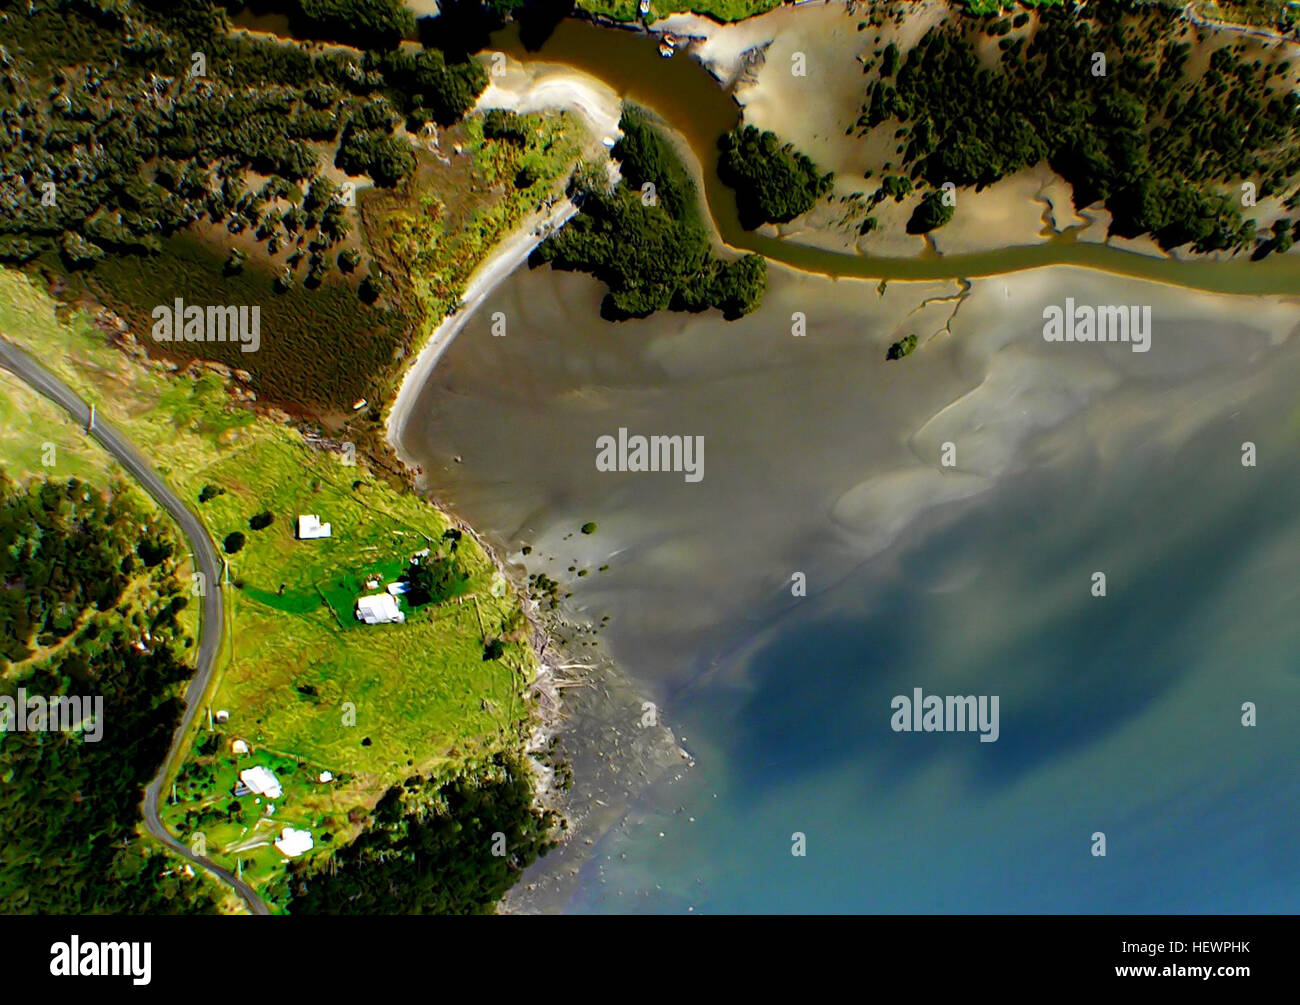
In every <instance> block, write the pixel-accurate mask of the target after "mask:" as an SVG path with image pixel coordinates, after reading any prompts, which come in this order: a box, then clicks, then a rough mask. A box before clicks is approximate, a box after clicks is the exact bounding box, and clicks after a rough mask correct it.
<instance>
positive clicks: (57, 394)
mask: <svg viewBox="0 0 1300 1005" xmlns="http://www.w3.org/2000/svg"><path fill="white" fill-rule="evenodd" d="M0 367H3V368H4V369H6V370H9V371H10V372H12V373H13V374H14V375H15V376H16V377H18V378H19V379H20V380H22V381H24V382H25V383H26V384H27V385H28V386H29V387H31V388H32V390H34V391H36V392H38V393H39V394H41V395H43V396H44V397H46V398H48V399H49V400H50V401H52V402H54V403H55V404H56V405H58V406H59V407H60V408H62V409H63V410H64V411H65V412H67V413H68V414H69V415H70V416H72V418H73V419H74V420H75V421H77V422H79V423H81V425H82V426H83V427H85V426H86V425H88V424H89V422H90V406H89V405H87V404H86V402H84V401H82V400H81V398H80V397H79V396H78V395H77V393H76V392H75V391H73V390H72V388H70V387H68V385H67V384H65V383H64V382H63V381H62V380H60V379H59V378H58V377H57V376H55V375H54V374H53V373H51V372H50V371H49V370H47V369H46V368H45V367H44V366H42V365H41V364H40V363H39V362H37V361H36V360H35V359H33V358H32V357H31V356H30V355H28V354H27V353H26V352H24V351H23V350H22V349H19V348H18V347H17V346H15V345H14V344H13V343H12V342H9V341H7V340H6V339H3V338H0ZM89 433H90V435H91V436H92V437H94V439H95V441H96V442H97V443H99V445H100V446H102V447H103V448H104V449H105V450H107V451H108V452H109V453H110V454H112V455H113V457H115V458H116V459H117V461H118V462H119V463H120V464H121V465H122V467H124V468H125V469H126V470H127V471H128V472H129V473H130V474H131V476H132V477H133V478H134V479H135V480H136V481H137V482H138V483H139V484H140V486H141V487H142V488H143V489H144V490H145V491H146V492H148V493H149V495H150V496H151V497H152V498H153V500H154V501H155V502H156V503H157V504H158V505H159V506H161V507H162V508H163V509H164V510H166V511H167V513H168V514H169V515H170V516H171V518H172V519H173V520H175V521H176V523H177V525H178V526H179V527H180V528H181V531H182V533H184V535H185V537H186V539H187V540H188V541H189V545H190V550H191V551H192V552H193V554H194V562H195V565H196V566H197V568H198V571H199V572H201V573H202V574H203V577H204V579H205V580H206V582H207V583H208V584H209V587H210V588H209V589H207V590H206V591H205V592H204V596H203V614H202V619H201V622H200V625H199V646H198V657H197V659H196V661H195V669H194V677H193V678H192V679H191V680H190V683H189V686H188V687H187V688H186V689H185V711H184V713H183V714H182V716H181V722H180V725H179V726H178V727H177V728H176V732H175V733H174V734H173V736H172V744H171V747H170V749H169V750H168V751H167V757H166V759H165V760H164V761H163V763H162V765H161V767H159V769H158V774H157V775H155V776H154V778H153V780H152V781H150V782H149V785H148V787H147V788H146V789H145V792H144V805H143V812H144V824H145V828H146V829H147V830H148V831H149V833H150V834H151V835H152V836H153V837H154V838H156V839H157V840H158V841H160V842H162V843H163V844H165V845H166V846H167V847H168V848H170V849H171V850H172V851H174V852H175V853H176V854H177V855H180V856H181V857H182V858H185V859H188V860H189V861H190V862H192V863H194V864H195V865H197V866H199V867H200V868H203V869H206V870H207V871H208V872H209V873H211V874H212V875H213V876H215V877H216V878H217V879H219V880H220V881H221V882H223V883H226V884H228V885H229V886H231V887H233V888H234V890H235V892H236V893H238V894H239V896H240V897H242V898H243V900H244V903H245V904H247V905H248V909H249V911H250V912H252V913H253V914H270V913H271V911H270V909H269V908H268V907H267V906H266V902H265V901H263V900H262V898H261V897H259V896H258V895H257V893H256V892H254V890H253V888H252V887H251V886H249V885H248V884H247V883H245V882H244V881H243V880H242V879H240V878H239V877H238V876H236V875H235V874H234V873H232V872H231V871H230V870H229V869H224V868H222V867H221V866H219V865H217V864H216V863H215V862H213V861H212V860H211V859H208V858H206V857H204V856H202V855H198V854H195V853H194V852H193V851H191V850H190V848H189V847H188V846H187V845H185V844H184V843H183V842H181V841H179V840H178V839H177V838H175V837H174V836H172V834H171V833H169V832H168V830H167V828H166V827H164V826H163V823H162V820H161V819H160V818H159V816H158V796H159V793H160V792H161V791H162V787H163V785H164V784H165V782H166V778H167V775H168V774H169V773H170V771H171V768H172V766H173V765H174V764H175V763H176V761H177V760H178V759H179V758H180V756H181V754H182V752H183V751H184V749H185V736H186V734H187V733H188V732H189V729H190V726H191V725H192V724H193V722H194V717H195V716H196V715H197V714H198V711H199V707H200V706H201V705H202V704H203V696H204V694H205V693H206V691H207V688H208V684H209V683H210V682H211V680H212V674H213V671H214V670H215V669H216V666H217V655H218V653H220V651H221V640H222V635H223V631H224V626H225V600H224V598H223V596H222V593H221V585H220V584H221V573H222V568H223V563H222V560H221V558H220V557H219V556H218V555H217V550H216V547H215V546H214V545H213V544H212V540H211V539H210V538H209V537H208V533H207V531H206V530H205V529H204V527H203V524H202V523H201V522H200V521H199V518H198V517H197V516H195V515H194V513H193V512H192V511H191V510H190V509H189V507H188V506H186V505H185V503H183V502H182V501H181V500H180V499H179V498H178V497H177V496H176V494H175V493H173V492H172V490H171V489H169V488H168V487H167V485H166V483H165V482H164V481H163V480H162V478H160V477H159V475H158V473H157V472H156V471H154V469H153V468H152V467H151V466H150V464H149V462H148V461H147V460H145V458H144V455H143V454H141V453H140V451H139V450H137V449H136V448H135V447H134V446H133V445H132V444H131V442H130V441H129V440H127V439H126V437H124V436H123V435H122V434H121V433H119V432H118V431H117V430H116V429H114V428H113V427H112V426H111V425H110V424H108V423H107V422H105V421H103V420H102V419H100V418H99V417H98V416H96V417H95V424H94V427H93V428H91V429H90V430H89Z"/></svg>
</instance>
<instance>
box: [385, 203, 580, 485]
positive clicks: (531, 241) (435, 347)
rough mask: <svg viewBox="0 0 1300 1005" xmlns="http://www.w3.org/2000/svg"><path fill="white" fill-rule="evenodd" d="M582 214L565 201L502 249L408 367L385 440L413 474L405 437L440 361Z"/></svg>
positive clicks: (485, 262) (514, 234) (471, 280)
mask: <svg viewBox="0 0 1300 1005" xmlns="http://www.w3.org/2000/svg"><path fill="white" fill-rule="evenodd" d="M577 211H578V207H577V206H575V205H574V204H573V202H572V201H571V200H570V199H568V198H567V197H562V198H560V199H559V201H557V202H556V203H555V204H554V205H553V206H552V207H551V208H550V209H549V210H543V211H542V212H540V213H535V214H534V215H533V216H532V217H530V218H529V219H528V220H526V221H525V222H524V223H523V224H521V225H520V226H519V227H517V228H516V229H515V230H514V231H513V232H512V233H511V234H510V235H509V236H507V237H506V238H505V239H504V240H503V241H502V242H501V243H500V244H498V245H497V246H496V247H495V248H494V249H493V250H492V252H491V254H489V255H488V257H487V258H485V259H484V260H483V261H482V263H480V264H479V266H478V268H476V269H475V270H474V272H473V273H472V274H471V275H470V278H469V282H468V283H466V285H465V295H464V296H463V297H462V298H461V305H460V307H459V308H458V309H457V310H456V311H455V312H453V313H451V314H448V315H447V316H446V317H444V318H443V319H442V321H441V322H439V324H438V326H437V327H436V328H434V330H433V332H432V333H431V334H430V335H429V337H428V338H427V339H426V340H425V342H424V345H423V346H422V347H421V348H420V351H419V352H418V353H417V354H416V357H415V361H414V362H413V363H412V364H411V365H410V366H409V367H407V369H406V373H405V374H404V375H403V376H402V381H401V384H400V386H399V388H398V392H397V396H396V397H395V398H394V399H393V404H392V406H391V407H390V408H389V410H388V416H387V418H386V419H385V431H386V432H385V435H386V442H387V443H388V445H389V447H390V448H391V449H392V451H393V453H394V454H395V455H396V456H397V458H398V459H399V460H400V461H401V462H402V463H403V464H404V465H405V466H406V467H407V468H408V469H409V470H410V471H411V472H412V473H413V474H418V473H419V469H418V467H417V465H415V464H414V462H413V461H412V459H411V457H410V455H409V454H407V452H406V451H405V450H404V449H403V447H402V445H401V442H402V433H403V432H404V431H405V429H406V425H407V423H408V422H409V421H410V418H411V409H412V406H413V405H414V404H415V399H416V398H417V397H418V396H419V392H420V390H421V388H423V386H424V384H425V382H426V381H427V380H428V379H429V375H430V374H432V373H433V370H434V367H436V366H437V365H438V360H439V358H440V357H441V356H442V354H443V353H444V352H445V351H446V350H447V347H448V346H449V345H451V343H452V342H453V341H455V338H456V336H457V335H458V334H459V333H460V330H461V328H463V327H464V325H465V322H466V321H468V320H469V318H470V317H471V315H473V313H474V312H475V310H477V309H478V307H479V305H480V304H482V302H483V300H484V299H485V298H486V297H487V296H488V295H489V294H490V293H491V292H492V291H493V290H494V289H496V287H497V286H498V285H500V283H501V282H502V280H504V279H505V278H506V277H507V276H508V275H510V273H512V272H513V271H514V270H515V269H517V268H518V267H519V266H520V265H522V264H523V263H524V262H526V261H527V260H528V256H529V255H531V254H532V253H533V249H534V248H536V247H537V246H538V245H539V244H541V243H542V241H543V240H545V238H546V236H547V235H548V234H550V233H551V232H552V231H554V230H555V229H556V228H558V227H561V226H563V225H564V223H565V222H567V221H568V220H569V218H570V217H572V216H573V215H574V214H575V213H576V212H577Z"/></svg>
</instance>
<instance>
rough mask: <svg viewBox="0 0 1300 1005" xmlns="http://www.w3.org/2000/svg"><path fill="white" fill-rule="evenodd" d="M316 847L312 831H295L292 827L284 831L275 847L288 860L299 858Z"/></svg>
mask: <svg viewBox="0 0 1300 1005" xmlns="http://www.w3.org/2000/svg"><path fill="white" fill-rule="evenodd" d="M314 846H315V842H314V841H313V840H312V839H311V832H310V831H300V830H295V829H294V828H292V827H286V828H285V829H284V830H282V831H281V832H280V839H279V840H278V841H276V842H275V847H276V848H278V849H279V851H280V854H282V855H284V856H285V857H286V858H297V857H298V856H299V855H301V854H302V853H303V852H305V851H311V850H312V848H313V847H314Z"/></svg>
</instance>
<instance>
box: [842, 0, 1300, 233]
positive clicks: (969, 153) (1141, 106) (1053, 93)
mask: <svg viewBox="0 0 1300 1005" xmlns="http://www.w3.org/2000/svg"><path fill="white" fill-rule="evenodd" d="M1037 17H1038V19H1039V20H1038V24H1037V26H1036V27H1033V26H1030V28H1029V30H1027V31H1026V32H1024V33H1019V34H1017V33H1016V29H1019V28H1023V27H1025V26H1026V24H1027V22H1028V21H1029V16H1028V15H1027V14H1024V13H1022V14H1020V15H1017V16H1016V17H1015V18H1014V20H1012V19H1008V18H1001V19H991V18H985V19H984V20H983V21H973V20H971V19H968V18H963V19H959V20H957V21H953V22H947V23H944V24H941V25H938V26H936V27H934V28H931V29H930V30H929V31H928V32H927V33H926V34H925V36H924V37H922V38H921V40H920V41H919V42H918V43H917V44H916V45H915V46H914V47H913V48H912V49H910V50H909V51H908V52H907V53H906V55H905V56H904V57H903V58H902V60H901V64H900V65H899V66H898V69H897V72H896V75H895V76H894V78H893V80H892V82H891V80H890V78H889V76H888V75H887V74H885V73H884V70H883V69H882V72H881V75H880V77H879V78H878V79H877V80H875V81H873V82H872V84H871V85H870V86H869V88H868V92H867V97H866V101H865V103H864V105H863V109H862V114H861V116H860V118H859V119H858V122H857V126H858V129H859V131H860V132H861V133H864V134H865V133H866V132H869V131H871V130H873V129H875V128H877V127H880V126H884V125H885V124H886V123H898V124H901V128H899V129H898V133H897V135H898V136H899V146H898V152H899V154H900V155H901V160H902V166H903V168H904V169H905V170H906V171H907V172H908V173H909V175H910V176H911V178H913V179H915V180H917V181H922V182H924V183H925V184H927V185H929V186H930V187H932V188H934V189H937V188H939V187H940V186H941V185H942V184H943V183H944V182H948V181H950V182H953V183H954V184H956V185H958V186H975V187H977V188H978V187H982V186H984V185H988V184H991V183H992V182H995V181H997V180H998V179H1000V178H1003V177H1006V176H1007V175H1009V174H1012V173H1014V172H1016V171H1019V170H1021V169H1024V168H1028V167H1032V166H1033V165H1035V164H1038V163H1041V162H1044V161H1046V162H1047V163H1048V164H1050V165H1051V167H1052V169H1053V170H1055V171H1056V172H1058V173H1059V174H1061V175H1062V176H1063V177H1064V178H1065V179H1066V180H1067V181H1069V182H1070V183H1071V185H1072V186H1073V188H1074V193H1075V202H1076V204H1077V205H1079V206H1087V205H1090V204H1092V203H1094V202H1102V203H1104V204H1105V206H1106V208H1107V209H1108V210H1110V212H1111V214H1112V218H1113V222H1112V224H1111V230H1112V232H1113V233H1116V234H1119V235H1121V236H1125V237H1135V236H1138V235H1141V234H1151V235H1153V236H1154V237H1155V239H1156V241H1157V242H1159V244H1160V245H1161V246H1162V247H1165V248H1174V247H1178V246H1181V245H1187V244H1190V245H1192V246H1193V247H1194V248H1195V249H1196V250H1198V251H1214V250H1219V249H1234V248H1245V247H1249V246H1250V245H1251V244H1252V242H1254V241H1255V234H1254V224H1253V221H1251V220H1248V219H1245V218H1243V216H1242V213H1241V210H1240V201H1239V199H1237V198H1232V197H1229V196H1227V195H1225V194H1223V193H1222V191H1221V189H1222V187H1223V186H1224V185H1230V184H1235V183H1238V182H1241V181H1253V182H1255V183H1256V184H1257V189H1258V194H1259V196H1260V197H1261V198H1262V197H1264V196H1268V195H1271V194H1278V195H1284V196H1287V197H1288V205H1289V206H1290V207H1291V208H1294V205H1295V193H1294V190H1293V188H1292V186H1293V180H1294V178H1295V176H1296V174H1297V172H1300V143H1297V128H1298V127H1300V96H1297V95H1296V93H1295V92H1294V90H1293V89H1292V88H1291V86H1290V77H1289V73H1288V70H1289V64H1288V63H1287V62H1286V61H1279V62H1274V63H1272V64H1269V63H1265V62H1263V61H1262V60H1260V59H1257V58H1256V59H1251V60H1247V59H1246V58H1245V53H1246V52H1247V47H1246V45H1245V43H1242V42H1233V43H1229V44H1228V45H1225V46H1221V47H1217V48H1215V49H1214V50H1213V51H1212V52H1211V54H1210V59H1209V62H1208V66H1206V68H1205V70H1204V71H1203V72H1193V71H1192V70H1191V69H1190V66H1191V55H1192V49H1191V45H1190V44H1189V43H1187V42H1181V41H1177V40H1176V36H1177V34H1178V26H1179V22H1178V21H1177V20H1176V19H1177V13H1176V12H1172V11H1168V10H1165V9H1163V8H1158V7H1134V6H1132V5H1130V4H1129V3H1127V2H1122V0H1100V2H1097V3H1092V4H1089V5H1088V7H1087V8H1086V9H1068V10H1067V9H1066V8H1064V7H1047V8H1040V10H1039V12H1038V15H1037ZM981 31H983V32H984V33H986V34H990V35H992V36H994V37H998V38H999V42H998V50H999V60H998V62H997V64H996V66H995V67H993V68H989V67H986V66H984V65H982V64H981V62H980V59H979V57H978V56H977V54H976V51H975V44H974V43H975V41H976V40H977V39H978V36H979V34H980V33H981ZM1097 53H1100V54H1101V55H1102V56H1104V58H1105V64H1104V74H1103V73H1099V72H1098V70H1099V69H1102V67H1101V65H1100V64H1099V62H1098V60H1097V57H1096V56H1095V55H1094V54H1097ZM892 166H893V165H886V167H887V168H889V167H892ZM1287 229H1289V224H1288V225H1287Z"/></svg>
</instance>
